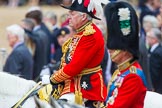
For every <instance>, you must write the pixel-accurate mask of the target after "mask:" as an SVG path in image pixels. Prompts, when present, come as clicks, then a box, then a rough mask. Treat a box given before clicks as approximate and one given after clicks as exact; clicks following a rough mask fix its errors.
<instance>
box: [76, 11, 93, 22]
mask: <svg viewBox="0 0 162 108" xmlns="http://www.w3.org/2000/svg"><path fill="white" fill-rule="evenodd" d="M79 14H80V15H83V14H84V13H83V12H79ZM86 15H87V19H88V20H89V21H91V20H92V17H91V16H90V15H88V14H86Z"/></svg>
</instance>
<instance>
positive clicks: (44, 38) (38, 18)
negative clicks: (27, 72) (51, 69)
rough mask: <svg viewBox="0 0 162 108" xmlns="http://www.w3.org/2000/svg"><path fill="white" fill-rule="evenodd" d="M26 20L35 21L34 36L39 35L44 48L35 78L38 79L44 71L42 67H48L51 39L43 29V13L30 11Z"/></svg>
mask: <svg viewBox="0 0 162 108" xmlns="http://www.w3.org/2000/svg"><path fill="white" fill-rule="evenodd" d="M26 18H31V19H32V20H33V21H34V29H33V33H34V35H37V36H38V37H39V40H40V42H41V44H42V45H43V46H42V48H41V49H42V52H41V53H42V54H43V56H42V57H40V56H39V55H38V56H39V57H38V58H39V59H41V62H40V66H38V67H40V68H39V69H37V72H36V73H37V75H36V76H34V79H36V78H37V77H38V75H39V73H40V71H41V69H42V67H43V66H44V65H46V64H47V63H48V58H49V51H50V42H49V38H48V35H47V34H46V33H45V32H44V30H43V29H42V28H41V24H42V12H41V11H40V10H33V11H30V12H28V13H27V14H26Z"/></svg>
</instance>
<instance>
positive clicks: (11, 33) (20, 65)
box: [3, 24, 33, 80]
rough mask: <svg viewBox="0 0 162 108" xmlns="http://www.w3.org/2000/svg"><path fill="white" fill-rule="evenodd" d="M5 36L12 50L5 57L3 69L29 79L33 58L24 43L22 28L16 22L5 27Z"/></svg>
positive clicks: (31, 73) (31, 72) (30, 77)
mask: <svg viewBox="0 0 162 108" xmlns="http://www.w3.org/2000/svg"><path fill="white" fill-rule="evenodd" d="M7 38H8V41H9V45H10V46H11V47H12V48H13V51H12V52H11V54H10V55H9V57H8V58H7V61H6V64H5V66H4V69H3V70H4V71H6V72H9V73H11V74H18V75H19V76H20V77H23V78H25V79H29V80H31V79H32V77H33V76H32V75H33V59H32V55H31V53H30V52H29V50H28V49H27V47H26V46H25V45H24V30H23V28H21V27H20V26H19V25H16V24H15V25H11V26H9V27H7Z"/></svg>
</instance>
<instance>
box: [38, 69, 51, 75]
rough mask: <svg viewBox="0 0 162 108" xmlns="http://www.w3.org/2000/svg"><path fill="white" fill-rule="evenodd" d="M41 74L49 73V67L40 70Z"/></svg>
mask: <svg viewBox="0 0 162 108" xmlns="http://www.w3.org/2000/svg"><path fill="white" fill-rule="evenodd" d="M43 75H50V69H49V68H48V67H47V68H44V69H42V70H41V72H40V76H43Z"/></svg>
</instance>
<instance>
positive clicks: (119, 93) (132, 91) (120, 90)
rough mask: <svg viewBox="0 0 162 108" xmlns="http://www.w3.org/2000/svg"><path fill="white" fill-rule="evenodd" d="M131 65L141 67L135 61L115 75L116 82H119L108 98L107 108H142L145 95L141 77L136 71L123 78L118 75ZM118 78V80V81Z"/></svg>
mask: <svg viewBox="0 0 162 108" xmlns="http://www.w3.org/2000/svg"><path fill="white" fill-rule="evenodd" d="M132 66H134V67H135V68H136V69H137V68H138V69H141V67H140V65H139V63H138V62H137V61H136V62H134V63H133V64H132V65H130V66H129V67H128V68H127V69H124V70H121V71H120V73H119V74H118V75H117V77H116V79H118V80H116V82H117V81H118V83H119V84H120V86H119V87H117V88H116V89H115V90H114V91H113V92H112V94H111V97H109V100H108V107H107V108H143V107H144V98H145V95H146V87H145V85H144V83H143V80H142V78H141V77H140V76H139V75H137V74H136V73H131V72H130V73H129V74H128V75H126V76H125V77H124V78H123V79H122V78H119V77H120V75H121V74H122V73H124V72H126V71H127V70H129V69H130V68H131V67H132ZM119 80H120V81H119Z"/></svg>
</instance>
